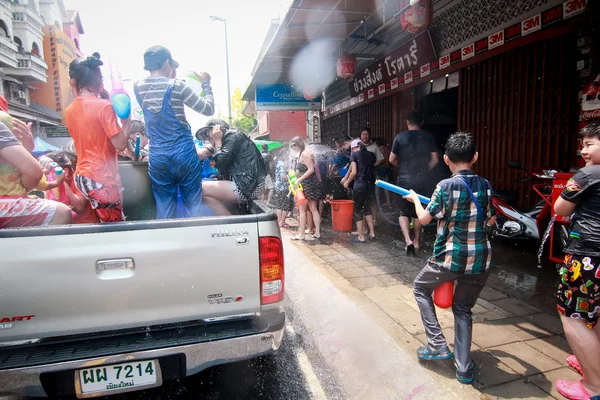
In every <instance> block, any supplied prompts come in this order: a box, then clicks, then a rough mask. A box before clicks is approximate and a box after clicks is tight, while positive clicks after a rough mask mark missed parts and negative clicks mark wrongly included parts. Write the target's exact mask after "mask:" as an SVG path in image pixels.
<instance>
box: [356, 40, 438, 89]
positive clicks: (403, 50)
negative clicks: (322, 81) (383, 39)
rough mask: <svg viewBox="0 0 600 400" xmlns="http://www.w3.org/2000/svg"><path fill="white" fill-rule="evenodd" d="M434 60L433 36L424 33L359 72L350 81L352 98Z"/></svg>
mask: <svg viewBox="0 0 600 400" xmlns="http://www.w3.org/2000/svg"><path fill="white" fill-rule="evenodd" d="M434 60H436V56H435V50H434V49H433V44H432V42H431V36H430V35H429V31H424V32H422V33H420V34H418V35H417V36H415V37H414V38H413V39H411V40H410V41H408V42H406V43H404V44H403V45H401V46H400V47H398V48H396V49H395V50H393V51H392V52H390V53H388V54H386V55H385V56H384V57H382V58H380V59H379V60H377V61H376V62H374V63H373V64H371V65H369V66H368V67H367V68H365V69H363V70H362V71H360V72H358V73H357V74H356V75H355V77H354V78H352V79H350V80H349V81H348V82H349V84H350V93H351V94H352V97H354V96H357V95H358V94H360V93H363V92H365V91H368V90H370V89H373V88H376V87H378V86H379V85H380V84H381V83H384V82H389V81H391V80H392V79H394V78H400V77H404V74H405V73H406V72H409V71H411V70H413V69H415V67H417V68H419V67H420V66H422V65H425V64H427V63H430V62H431V61H434Z"/></svg>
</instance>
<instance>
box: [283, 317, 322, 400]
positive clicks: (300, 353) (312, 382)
mask: <svg viewBox="0 0 600 400" xmlns="http://www.w3.org/2000/svg"><path fill="white" fill-rule="evenodd" d="M285 331H286V334H288V335H289V336H290V338H292V339H294V338H295V336H296V332H294V328H292V326H291V325H290V324H289V323H288V324H287V325H286V327H285ZM295 350H296V358H297V359H298V364H299V365H300V370H301V371H302V374H303V375H304V379H306V384H307V385H308V390H309V391H310V393H311V398H312V399H314V400H327V396H326V395H325V391H324V390H323V387H322V386H321V383H320V382H319V378H317V374H315V370H314V369H313V367H312V365H310V361H309V360H308V357H307V356H306V353H305V352H304V349H303V348H302V347H300V346H298V347H296V349H295Z"/></svg>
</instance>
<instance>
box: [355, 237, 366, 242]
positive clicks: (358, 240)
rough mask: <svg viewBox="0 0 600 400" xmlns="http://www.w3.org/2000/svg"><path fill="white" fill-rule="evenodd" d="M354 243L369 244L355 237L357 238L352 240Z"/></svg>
mask: <svg viewBox="0 0 600 400" xmlns="http://www.w3.org/2000/svg"><path fill="white" fill-rule="evenodd" d="M352 243H367V241H366V240H360V239H359V238H357V237H355V238H352Z"/></svg>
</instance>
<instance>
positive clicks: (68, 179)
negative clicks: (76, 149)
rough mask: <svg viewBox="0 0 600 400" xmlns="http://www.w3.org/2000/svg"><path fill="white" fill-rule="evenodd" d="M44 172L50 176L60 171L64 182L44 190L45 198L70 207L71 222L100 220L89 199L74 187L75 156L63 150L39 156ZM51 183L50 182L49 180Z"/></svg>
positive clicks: (85, 222)
mask: <svg viewBox="0 0 600 400" xmlns="http://www.w3.org/2000/svg"><path fill="white" fill-rule="evenodd" d="M40 164H41V165H42V168H43V169H44V174H45V175H48V177H49V178H50V177H52V176H53V175H54V173H55V172H57V171H58V172H60V174H59V177H60V181H61V182H62V183H64V184H61V185H60V186H58V187H56V188H54V189H51V186H50V187H49V188H48V189H47V190H46V199H48V200H54V201H58V202H60V203H63V204H65V205H67V206H69V207H70V208H71V215H72V217H73V224H94V223H97V222H100V220H99V219H98V216H97V215H96V213H95V212H94V210H93V209H92V206H91V204H90V202H89V201H87V199H86V198H85V197H84V196H83V195H82V194H81V193H80V192H79V190H78V189H77V187H75V181H74V180H73V171H75V168H76V167H77V156H76V155H74V154H71V153H68V152H65V151H56V152H52V153H48V154H46V155H45V156H42V157H40ZM61 170H62V171H61ZM49 183H51V182H49Z"/></svg>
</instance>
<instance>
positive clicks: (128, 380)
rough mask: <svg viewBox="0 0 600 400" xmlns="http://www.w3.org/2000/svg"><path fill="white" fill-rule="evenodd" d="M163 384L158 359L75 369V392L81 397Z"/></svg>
mask: <svg viewBox="0 0 600 400" xmlns="http://www.w3.org/2000/svg"><path fill="white" fill-rule="evenodd" d="M161 384H162V375H161V371H160V364H159V363H158V362H157V361H156V360H147V361H136V362H130V363H123V364H115V365H101V366H98V367H93V368H86V369H80V370H78V371H75V392H76V393H77V397H78V398H80V399H84V398H88V397H96V396H104V395H110V394H117V393H124V392H130V391H134V390H138V389H142V388H151V387H156V386H160V385H161Z"/></svg>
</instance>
